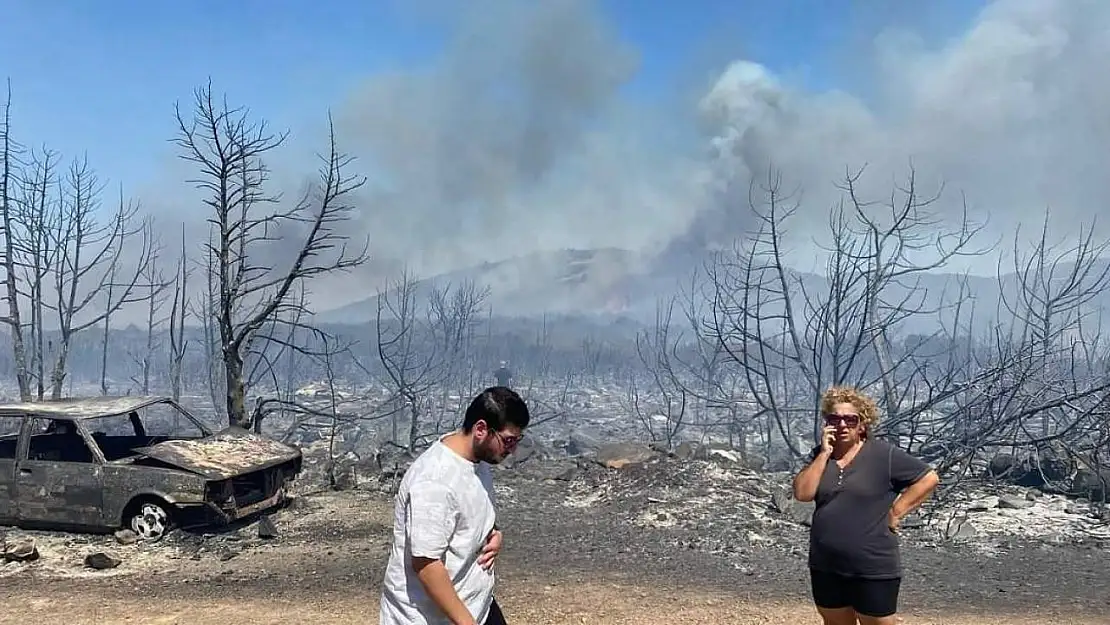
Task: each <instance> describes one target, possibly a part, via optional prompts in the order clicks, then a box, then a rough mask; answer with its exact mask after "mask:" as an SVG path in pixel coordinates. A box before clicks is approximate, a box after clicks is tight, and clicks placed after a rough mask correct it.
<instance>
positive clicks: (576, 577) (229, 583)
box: [0, 444, 1110, 625]
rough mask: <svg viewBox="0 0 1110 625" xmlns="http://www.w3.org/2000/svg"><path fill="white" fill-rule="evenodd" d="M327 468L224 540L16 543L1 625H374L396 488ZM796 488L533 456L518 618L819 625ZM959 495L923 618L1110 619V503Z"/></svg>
mask: <svg viewBox="0 0 1110 625" xmlns="http://www.w3.org/2000/svg"><path fill="white" fill-rule="evenodd" d="M319 461H320V458H314V457H313V456H312V455H311V454H310V455H309V456H308V457H307V458H306V462H307V463H308V466H307V468H308V470H307V471H306V476H305V479H304V483H301V484H299V485H298V489H299V492H298V493H297V494H296V495H295V496H294V497H292V499H291V500H290V501H289V502H288V504H287V505H286V506H285V507H283V508H282V509H280V510H278V511H276V512H273V513H271V514H269V515H267V516H266V517H265V518H263V519H248V520H245V521H243V522H241V523H238V524H233V525H231V526H228V527H224V528H220V529H218V530H216V529H212V530H210V531H207V532H206V531H203V530H193V531H175V532H172V533H170V534H168V535H166V536H165V537H164V538H162V539H161V540H159V541H142V540H140V541H132V540H123V539H121V538H120V537H119V536H115V535H110V534H109V535H101V536H97V535H84V534H72V533H53V532H35V531H26V530H14V529H13V530H9V531H7V532H6V534H5V536H4V549H5V551H4V553H5V559H6V560H7V562H6V563H5V564H3V565H2V566H0V576H2V577H0V581H2V584H0V588H3V593H4V595H5V605H6V606H8V609H7V610H5V612H4V615H0V623H13V624H14V623H23V622H27V621H26V619H28V618H31V619H33V620H34V621H36V622H65V623H73V624H74V625H79V624H83V623H90V624H92V623H216V622H225V620H224V619H226V616H227V615H235V618H236V620H237V622H241V623H286V622H301V623H340V622H348V621H349V620H350V619H354V618H359V619H364V620H366V619H368V620H373V619H375V618H376V611H377V608H376V602H377V592H378V591H377V588H378V584H379V582H380V577H381V574H382V570H383V567H384V564H385V559H386V553H387V551H386V550H387V547H388V541H389V532H390V529H391V518H392V516H391V515H392V509H391V505H392V502H391V498H390V495H389V492H388V490H389V481H388V479H383V476H382V475H375V474H363V475H361V476H359V477H356V478H355V479H353V480H352V484H351V485H350V488H348V489H346V490H334V489H326V488H321V486H323V484H322V483H317V484H311V483H310V482H311V481H312V480H313V479H314V477H313V476H314V475H316V474H315V473H313V468H314V466H313V465H314V463H318V462H319ZM606 465H608V466H606ZM613 467H620V468H613ZM788 479H789V475H788V474H786V473H766V472H759V471H755V470H752V469H749V468H747V467H745V466H743V464H742V463H739V462H737V461H736V458H735V457H734V456H732V455H730V454H727V453H711V454H693V455H692V456H691V457H680V456H678V455H675V454H664V453H660V452H655V451H652V450H651V449H649V448H647V447H641V446H638V445H633V444H623V445H621V444H617V445H606V446H602V447H601V448H599V449H596V450H591V451H589V452H588V453H585V454H583V455H581V456H579V457H573V458H568V457H558V456H556V455H555V454H554V453H551V454H547V453H541V452H539V451H533V452H532V455H531V456H530V457H528V458H527V459H526V460H524V461H522V462H519V464H517V465H516V466H513V467H506V468H505V469H503V470H499V471H497V474H496V480H497V489H498V495H499V498H500V502H501V503H500V507H501V514H502V517H503V519H504V528H505V532H506V541H507V542H506V547H505V551H504V553H503V554H502V557H501V561H500V562H499V564H498V568H499V571H500V576H501V584H502V590H501V591H500V594H501V595H502V597H503V604H504V605H505V606H506V608H507V609H511V610H512V612H513V614H512V618H513V622H519V623H580V622H603V623H614V624H616V623H652V622H665V621H666V620H669V619H682V618H696V619H698V622H704V623H771V622H783V621H782V619H788V620H789V619H800V620H790V622H810V621H807V620H806V619H810V620H812V619H813V618H814V615H813V613H812V609H811V608H810V607H809V606H808V604H807V601H808V594H807V593H808V587H807V583H808V582H807V578H806V576H805V567H804V564H805V553H806V540H807V538H806V536H807V534H806V527H805V523H806V522H807V520H808V516H807V513H808V510H807V509H806V507H805V506H804V505H801V504H797V503H792V502H791V501H790V499H789V498H788V497H786V496H785V492H786V488H787V485H788ZM959 490H960V492H958V493H951V494H949V495H948V496H947V497H946V498H945V500H944V501H943V502H939V501H938V502H936V503H935V504H933V505H931V506H929V507H927V508H926V509H925V510H924V511H922V513H921V514H919V515H918V516H917V517H916V518H914V519H910V520H908V521H907V524H906V525H907V528H906V530H905V532H904V538H903V541H904V548H905V554H906V562H907V581H906V594H905V599H904V602H903V605H904V608H903V613H904V616H905V618H906V619H907V620H906V622H907V623H968V624H970V623H998V624H1002V623H1033V622H1043V620H1044V619H1046V618H1052V619H1055V620H1056V621H1057V622H1067V623H1092V624H1094V623H1104V622H1110V620H1108V618H1107V617H1106V616H1105V614H1106V612H1107V610H1108V609H1110V586H1108V585H1107V584H1106V583H1105V581H1104V580H1105V571H1106V570H1107V567H1110V525H1108V524H1107V519H1106V518H1105V517H1104V515H1102V513H1101V511H1100V508H1099V507H1098V506H1095V505H1092V504H1090V503H1089V502H1087V501H1085V500H1081V499H1075V498H1069V497H1065V496H1062V495H1054V494H1046V493H1043V492H1041V491H1040V490H1038V489H1031V488H1024V487H1020V486H1012V485H1004V484H988V483H985V482H984V483H976V484H971V483H968V484H966V485H962V486H961V488H960V489H959ZM124 543H127V544H124Z"/></svg>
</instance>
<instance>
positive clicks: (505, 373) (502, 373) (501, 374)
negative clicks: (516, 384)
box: [493, 360, 513, 386]
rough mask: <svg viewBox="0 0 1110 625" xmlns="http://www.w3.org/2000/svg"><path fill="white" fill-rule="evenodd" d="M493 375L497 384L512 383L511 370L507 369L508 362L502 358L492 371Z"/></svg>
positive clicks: (508, 384) (507, 384)
mask: <svg viewBox="0 0 1110 625" xmlns="http://www.w3.org/2000/svg"><path fill="white" fill-rule="evenodd" d="M493 377H495V378H497V385H498V386H510V385H511V384H512V383H513V372H512V371H510V370H509V364H508V363H507V362H505V361H504V360H502V361H501V364H500V365H499V366H498V367H497V370H496V371H494V372H493Z"/></svg>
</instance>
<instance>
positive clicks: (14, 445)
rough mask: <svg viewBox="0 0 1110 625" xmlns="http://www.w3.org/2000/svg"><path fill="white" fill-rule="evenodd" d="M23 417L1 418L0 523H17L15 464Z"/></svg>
mask: <svg viewBox="0 0 1110 625" xmlns="http://www.w3.org/2000/svg"><path fill="white" fill-rule="evenodd" d="M22 429H23V417H22V416H0V523H3V524H5V525H11V524H12V523H14V522H15V521H16V518H17V517H16V505H15V500H16V496H15V463H16V458H17V457H18V452H19V433H20V431H21V430H22Z"/></svg>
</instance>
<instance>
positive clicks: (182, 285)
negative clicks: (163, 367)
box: [170, 226, 189, 401]
mask: <svg viewBox="0 0 1110 625" xmlns="http://www.w3.org/2000/svg"><path fill="white" fill-rule="evenodd" d="M188 284H189V269H188V264H187V251H186V248H185V227H184V226H182V228H181V256H180V257H179V258H178V260H177V270H176V271H175V272H174V280H173V300H172V301H171V303H170V392H171V393H172V395H173V400H174V401H179V400H180V399H181V392H182V383H181V382H182V370H183V365H184V361H185V350H186V349H187V347H188V342H187V341H186V340H185V321H186V315H187V312H188V300H187V294H188V292H189V288H188Z"/></svg>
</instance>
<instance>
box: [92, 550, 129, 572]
mask: <svg viewBox="0 0 1110 625" xmlns="http://www.w3.org/2000/svg"><path fill="white" fill-rule="evenodd" d="M122 562H123V561H122V560H120V559H119V558H117V557H116V556H113V555H111V554H108V553H104V552H103V551H97V552H94V553H90V554H88V555H86V556H85V566H86V567H88V568H90V569H96V570H98V571H104V570H107V569H114V568H116V567H117V566H119V565H120V564H121V563H122Z"/></svg>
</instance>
